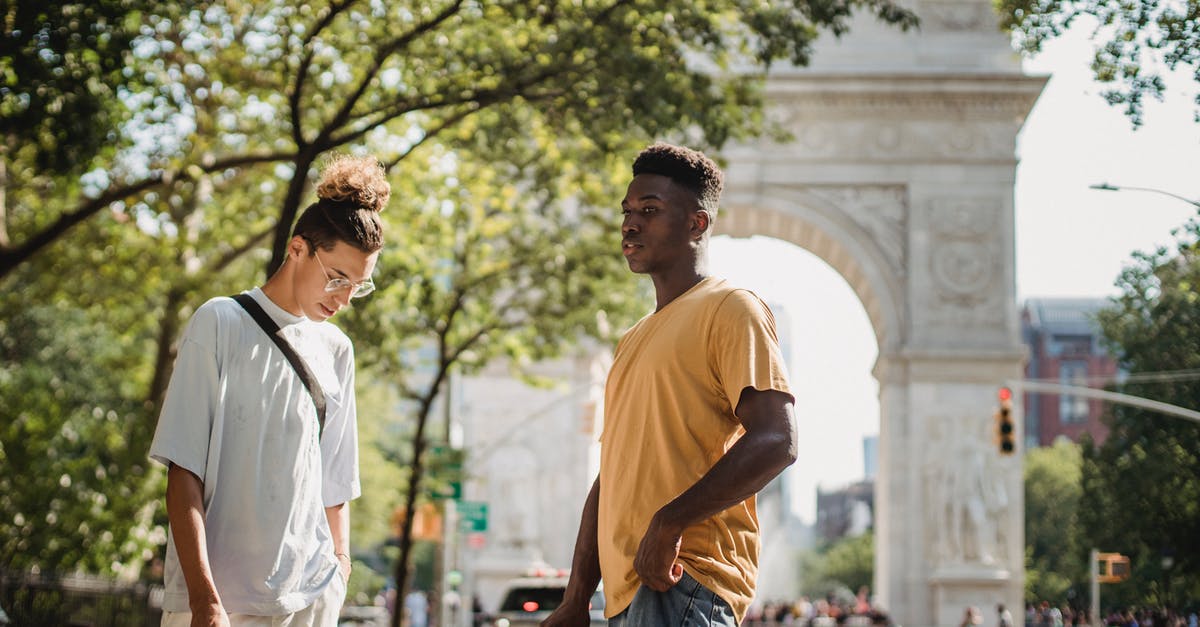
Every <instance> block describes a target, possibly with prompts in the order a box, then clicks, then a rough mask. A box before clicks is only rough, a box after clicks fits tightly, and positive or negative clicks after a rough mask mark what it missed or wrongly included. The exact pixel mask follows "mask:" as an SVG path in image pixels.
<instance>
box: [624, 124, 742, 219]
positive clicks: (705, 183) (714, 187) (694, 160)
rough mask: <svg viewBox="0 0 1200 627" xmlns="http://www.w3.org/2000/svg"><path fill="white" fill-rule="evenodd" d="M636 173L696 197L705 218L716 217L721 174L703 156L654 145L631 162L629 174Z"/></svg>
mask: <svg viewBox="0 0 1200 627" xmlns="http://www.w3.org/2000/svg"><path fill="white" fill-rule="evenodd" d="M639 174H658V175H660V176H665V177H667V178H669V179H671V180H672V181H675V182H676V183H678V184H680V185H682V186H683V187H684V188H685V189H687V190H688V191H690V192H692V193H694V194H695V195H696V199H697V200H698V201H699V202H700V207H701V208H702V209H704V210H705V211H706V212H708V216H709V219H713V218H716V217H717V204H718V203H720V201H721V188H722V187H723V185H724V181H725V175H724V174H723V173H722V172H721V168H719V167H717V164H716V163H714V162H713V160H712V159H709V158H708V157H707V156H705V154H704V153H702V152H700V151H697V150H692V149H691V148H686V147H684V146H675V145H673V144H667V143H663V142H658V143H656V144H654V145H652V146H649V147H648V148H646V149H645V150H643V151H642V152H640V153H638V156H637V158H636V159H634V160H633V175H634V176H637V175H639Z"/></svg>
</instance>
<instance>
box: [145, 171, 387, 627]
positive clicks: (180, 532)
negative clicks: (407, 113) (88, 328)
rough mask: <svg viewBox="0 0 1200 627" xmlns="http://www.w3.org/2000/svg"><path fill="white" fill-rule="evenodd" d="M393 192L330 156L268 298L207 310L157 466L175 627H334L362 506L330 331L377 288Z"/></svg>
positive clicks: (198, 322) (166, 619)
mask: <svg viewBox="0 0 1200 627" xmlns="http://www.w3.org/2000/svg"><path fill="white" fill-rule="evenodd" d="M390 193H391V190H390V187H389V185H388V183H387V180H386V178H385V176H384V172H383V169H382V168H381V167H380V165H379V163H378V162H377V161H376V160H374V159H372V158H351V157H342V158H338V159H334V160H333V161H332V162H331V163H330V164H329V165H328V166H327V167H326V169H325V171H324V172H323V175H322V178H321V181H320V183H319V184H318V186H317V196H318V200H317V201H316V202H315V203H313V204H312V205H310V206H309V207H308V208H306V209H305V210H304V211H303V213H302V214H301V216H300V219H299V220H298V221H297V222H296V225H295V227H294V229H293V232H292V237H291V239H290V240H289V241H288V243H287V256H286V259H285V261H284V263H283V265H281V266H280V267H279V269H278V270H277V271H276V272H275V273H274V274H272V276H271V277H270V279H268V280H267V282H266V283H265V284H264V285H263V286H262V287H261V288H258V287H256V288H254V289H251V290H249V291H246V292H243V293H242V294H239V295H237V296H234V297H218V298H213V299H212V300H209V301H208V302H206V303H204V304H203V305H202V306H200V307H199V308H198V309H197V310H196V313H195V314H194V315H193V316H192V318H191V320H190V321H189V323H188V325H187V328H186V330H185V331H184V333H183V337H182V338H181V339H180V341H179V350H178V354H177V356H176V358H175V369H174V372H173V373H172V375H171V380H170V383H169V384H168V387H167V392H166V396H165V398H164V401H163V407H162V412H161V414H160V416H159V421H158V426H157V429H156V431H155V434H154V441H153V443H152V444H151V447H150V456H151V457H152V458H153V459H155V460H157V461H159V462H162V463H163V464H165V465H166V466H167V467H168V471H167V494H166V500H167V517H168V520H169V522H170V534H169V539H168V542H167V555H166V566H165V572H164V579H165V582H164V583H165V588H166V590H165V596H164V599H163V610H164V613H163V621H162V624H163V625H164V626H167V627H184V626H188V625H191V626H193V627H198V626H210V625H213V626H225V625H233V626H235V627H236V626H239V625H244V626H249V625H255V626H257V625H272V624H275V625H279V624H287V625H293V626H310V627H333V626H334V625H336V624H337V620H338V614H339V613H340V612H341V607H342V603H343V601H344V599H345V595H346V582H347V580H348V578H349V576H350V567H351V562H350V556H349V548H350V510H349V506H348V502H349V501H350V500H352V499H354V498H356V497H358V496H359V494H360V492H361V489H360V486H359V478H358V436H357V420H356V414H355V397H354V350H353V347H352V345H351V343H350V339H349V338H347V337H346V335H345V334H344V333H342V332H341V331H340V330H339V329H338V328H337V327H335V326H334V325H333V324H332V323H330V322H328V320H329V318H331V317H332V316H333V315H334V314H336V313H337V312H338V311H339V310H341V309H342V308H344V307H346V306H348V305H349V304H350V300H351V299H352V298H356V297H359V296H364V295H366V294H368V293H370V292H371V291H372V290H373V289H374V283H373V282H372V280H371V274H372V272H373V271H374V268H375V262H376V259H377V258H378V256H379V251H380V249H381V248H382V247H383V228H382V223H381V222H380V219H379V212H380V210H381V209H383V207H384V206H385V205H386V204H387V201H388V197H389V195H390Z"/></svg>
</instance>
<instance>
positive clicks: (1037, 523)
mask: <svg viewBox="0 0 1200 627" xmlns="http://www.w3.org/2000/svg"><path fill="white" fill-rule="evenodd" d="M1081 464H1082V458H1081V453H1080V447H1079V445H1077V444H1074V443H1072V442H1069V441H1066V440H1061V441H1058V442H1055V443H1054V445H1053V446H1049V447H1042V448H1034V449H1031V450H1029V452H1027V453H1026V454H1025V599H1026V600H1027V601H1032V602H1037V601H1043V600H1046V601H1050V602H1051V603H1053V604H1056V605H1058V604H1063V603H1066V602H1067V601H1068V596H1069V595H1068V593H1069V591H1071V590H1074V591H1075V594H1077V595H1086V594H1087V590H1086V583H1087V577H1088V574H1087V573H1088V570H1087V554H1088V551H1089V550H1090V548H1091V547H1089V546H1085V545H1084V543H1082V542H1081V540H1082V538H1081V537H1080V527H1079V507H1080V495H1081V493H1082V488H1081V484H1080V481H1081V477H1080V474H1081Z"/></svg>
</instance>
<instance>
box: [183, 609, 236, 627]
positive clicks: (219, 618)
mask: <svg viewBox="0 0 1200 627" xmlns="http://www.w3.org/2000/svg"><path fill="white" fill-rule="evenodd" d="M192 627H229V616H228V615H227V614H225V608H223V607H221V604H220V603H209V604H206V605H201V606H199V607H193V608H192Z"/></svg>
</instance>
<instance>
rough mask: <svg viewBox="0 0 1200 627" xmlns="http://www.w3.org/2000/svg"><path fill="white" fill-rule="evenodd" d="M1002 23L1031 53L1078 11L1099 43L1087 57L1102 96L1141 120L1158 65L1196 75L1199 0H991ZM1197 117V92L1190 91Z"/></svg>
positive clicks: (1159, 82)
mask: <svg viewBox="0 0 1200 627" xmlns="http://www.w3.org/2000/svg"><path fill="white" fill-rule="evenodd" d="M995 4H996V7H997V10H998V11H999V13H1000V18H1001V25H1002V27H1003V28H1004V29H1005V30H1006V31H1008V32H1010V33H1012V34H1013V36H1014V40H1015V43H1016V45H1017V47H1018V48H1019V49H1021V50H1022V51H1023V52H1025V53H1030V54H1032V53H1036V52H1038V51H1040V50H1041V49H1042V46H1043V45H1045V43H1046V42H1047V41H1050V40H1051V39H1054V38H1056V37H1058V36H1059V35H1062V34H1063V32H1065V31H1066V30H1067V28H1069V27H1070V26H1071V25H1072V24H1073V23H1075V22H1076V21H1077V20H1079V19H1080V18H1082V17H1084V16H1090V17H1091V18H1094V19H1095V21H1096V22H1097V24H1098V26H1097V28H1096V35H1097V36H1098V39H1099V43H1098V44H1097V47H1096V49H1095V53H1094V56H1093V59H1092V73H1093V74H1094V75H1095V77H1096V80H1097V81H1099V82H1101V83H1103V84H1105V85H1106V86H1108V88H1107V89H1106V90H1105V91H1104V92H1103V94H1102V95H1103V96H1104V99H1105V100H1107V101H1108V103H1109V104H1111V105H1116V106H1123V107H1124V108H1125V115H1126V116H1128V117H1129V119H1130V121H1131V122H1132V124H1133V126H1134V128H1137V127H1138V126H1141V124H1142V122H1143V115H1144V113H1145V106H1144V102H1145V99H1146V96H1150V97H1153V98H1156V99H1158V100H1162V97H1163V92H1164V91H1165V90H1166V83H1165V81H1164V80H1163V78H1162V74H1161V69H1162V68H1163V67H1166V68H1167V69H1170V70H1175V69H1177V68H1179V67H1185V68H1190V69H1191V70H1192V72H1193V77H1194V78H1195V80H1196V81H1200V2H1197V1H1196V0H1186V2H1164V1H1162V0H1132V1H1130V0H995ZM1196 104H1197V106H1198V109H1197V110H1196V120H1197V121H1200V95H1197V96H1196Z"/></svg>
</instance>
